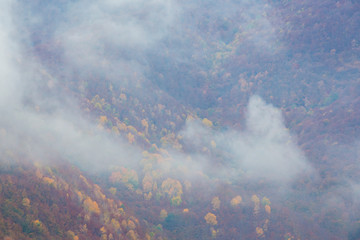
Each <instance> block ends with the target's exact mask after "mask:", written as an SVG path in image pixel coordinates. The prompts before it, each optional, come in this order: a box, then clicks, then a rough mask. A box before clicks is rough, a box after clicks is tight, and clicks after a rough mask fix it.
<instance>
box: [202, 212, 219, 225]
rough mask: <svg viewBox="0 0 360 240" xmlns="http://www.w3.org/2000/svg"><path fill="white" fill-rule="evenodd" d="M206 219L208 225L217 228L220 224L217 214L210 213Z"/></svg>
mask: <svg viewBox="0 0 360 240" xmlns="http://www.w3.org/2000/svg"><path fill="white" fill-rule="evenodd" d="M204 219H205V221H206V223H207V224H209V225H213V226H215V225H216V224H217V223H218V222H217V220H216V216H215V214H213V213H210V212H209V213H208V214H206V215H205V217H204Z"/></svg>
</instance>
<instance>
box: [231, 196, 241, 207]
mask: <svg viewBox="0 0 360 240" xmlns="http://www.w3.org/2000/svg"><path fill="white" fill-rule="evenodd" d="M241 202H242V198H241V196H240V195H238V196H236V197H234V198H233V199H231V201H230V204H231V206H233V207H236V206H238V205H239V204H240V203H241Z"/></svg>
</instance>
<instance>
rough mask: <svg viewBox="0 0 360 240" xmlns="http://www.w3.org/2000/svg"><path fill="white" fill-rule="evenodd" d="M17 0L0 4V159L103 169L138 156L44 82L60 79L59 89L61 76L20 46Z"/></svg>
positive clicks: (22, 37)
mask: <svg viewBox="0 0 360 240" xmlns="http://www.w3.org/2000/svg"><path fill="white" fill-rule="evenodd" d="M16 4H17V1H11V0H7V1H2V2H1V4H0V7H1V8H2V13H1V15H0V93H1V94H0V100H1V102H0V103H1V104H0V113H1V118H0V133H1V134H0V150H1V158H2V160H4V159H7V158H9V154H10V155H17V156H22V157H24V160H25V159H27V160H29V159H30V160H33V161H40V162H41V161H43V162H47V163H49V161H51V160H68V161H70V162H72V163H75V164H77V165H79V166H81V167H82V168H85V169H87V170H106V169H107V168H108V167H109V166H111V165H132V164H133V163H132V161H129V159H133V160H134V161H136V160H138V159H140V157H141V156H140V154H139V152H141V151H139V150H138V149H136V148H135V147H132V146H130V145H129V144H128V143H127V142H125V141H123V140H121V139H118V138H113V137H112V136H111V135H110V134H108V133H106V132H104V131H101V130H99V129H97V125H96V123H93V122H90V121H89V120H86V119H85V118H84V117H83V116H82V114H81V110H80V108H79V106H78V104H77V101H76V100H75V99H73V98H71V97H70V96H68V95H66V94H63V95H61V98H60V97H59V95H58V94H59V93H61V90H59V91H58V92H52V90H51V86H50V85H48V84H47V83H48V81H49V80H54V81H59V83H60V84H59V86H58V87H59V88H61V87H60V86H61V82H60V81H61V79H57V77H56V76H52V75H51V74H50V73H48V72H47V71H46V68H45V67H44V66H43V65H42V64H41V63H40V62H38V61H36V59H37V58H35V57H34V55H33V52H32V51H25V50H24V49H25V46H24V42H23V41H22V40H23V39H26V38H29V36H27V35H26V33H24V32H20V31H19V30H18V29H21V27H20V26H19V25H18V24H20V23H19V22H18V21H14V19H16V18H17V17H18V16H17V12H16V11H14V10H15V6H16ZM52 94H55V95H52ZM6 154H7V155H6ZM17 159H18V160H21V159H19V157H17Z"/></svg>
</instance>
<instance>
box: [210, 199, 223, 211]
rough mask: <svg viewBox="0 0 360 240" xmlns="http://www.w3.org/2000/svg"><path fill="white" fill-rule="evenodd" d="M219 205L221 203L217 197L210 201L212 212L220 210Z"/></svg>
mask: <svg viewBox="0 0 360 240" xmlns="http://www.w3.org/2000/svg"><path fill="white" fill-rule="evenodd" d="M220 203H221V201H220V199H219V197H214V198H213V199H212V201H211V204H212V206H213V210H214V211H215V210H216V209H219V208H220Z"/></svg>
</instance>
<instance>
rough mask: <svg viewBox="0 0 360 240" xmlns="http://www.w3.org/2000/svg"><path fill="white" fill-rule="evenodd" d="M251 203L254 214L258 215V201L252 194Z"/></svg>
mask: <svg viewBox="0 0 360 240" xmlns="http://www.w3.org/2000/svg"><path fill="white" fill-rule="evenodd" d="M251 201H252V202H253V203H254V214H258V213H259V210H260V199H259V198H258V196H256V195H255V194H254V195H252V197H251Z"/></svg>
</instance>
